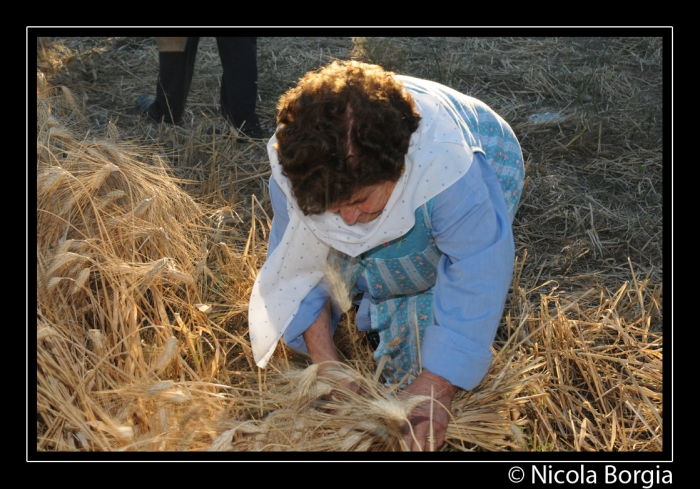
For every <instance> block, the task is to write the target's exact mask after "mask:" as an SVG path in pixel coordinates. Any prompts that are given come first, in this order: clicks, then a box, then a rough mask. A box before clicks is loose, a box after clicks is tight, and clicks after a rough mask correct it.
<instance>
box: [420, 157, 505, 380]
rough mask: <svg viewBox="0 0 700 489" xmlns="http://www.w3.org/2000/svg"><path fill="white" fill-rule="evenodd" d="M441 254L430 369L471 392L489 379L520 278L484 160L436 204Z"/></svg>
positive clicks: (427, 346)
mask: <svg viewBox="0 0 700 489" xmlns="http://www.w3.org/2000/svg"><path fill="white" fill-rule="evenodd" d="M431 223H432V227H433V237H434V238H435V244H436V245H437V247H438V249H439V250H440V251H441V252H442V255H443V256H442V257H441V259H440V262H439V264H438V276H437V281H436V283H435V289H434V292H435V295H434V305H435V310H434V312H435V322H436V324H435V325H433V326H430V327H428V328H427V329H426V331H425V336H424V338H423V344H422V346H421V356H422V361H423V367H424V368H426V369H427V370H429V371H430V372H432V373H434V374H437V375H439V376H441V377H444V378H445V379H447V380H448V381H449V382H450V383H452V384H453V385H456V386H458V387H461V388H463V389H466V390H470V389H473V388H474V387H476V386H477V384H478V383H479V382H481V380H482V379H483V378H484V376H485V375H486V372H487V371H488V369H489V366H490V365H491V359H492V354H491V344H492V343H493V340H494V337H495V335H496V330H497V328H498V325H499V323H500V320H501V316H502V314H503V307H504V304H505V300H506V296H507V294H508V288H509V286H510V283H511V280H512V275H513V259H514V253H515V251H514V243H513V233H512V229H511V224H510V219H509V217H508V211H507V210H506V206H505V200H504V197H503V194H502V193H501V189H500V186H499V183H498V177H497V176H496V175H495V173H494V172H493V170H492V169H491V168H490V167H489V165H488V164H487V163H486V160H485V159H484V157H483V155H482V154H481V153H475V158H474V162H473V163H472V166H471V167H470V169H469V171H468V172H467V174H466V175H465V176H464V177H463V178H461V179H460V180H458V181H457V182H456V183H454V184H453V185H451V186H450V187H449V188H448V189H447V190H445V191H444V192H442V193H441V194H439V195H438V196H436V197H435V201H434V203H433V210H432V215H431Z"/></svg>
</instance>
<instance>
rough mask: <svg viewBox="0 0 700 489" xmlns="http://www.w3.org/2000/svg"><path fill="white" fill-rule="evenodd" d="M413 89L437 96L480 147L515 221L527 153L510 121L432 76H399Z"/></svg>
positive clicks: (475, 146) (475, 149) (464, 131)
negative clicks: (434, 79) (525, 153)
mask: <svg viewBox="0 0 700 489" xmlns="http://www.w3.org/2000/svg"><path fill="white" fill-rule="evenodd" d="M398 78H399V79H401V81H403V83H404V86H405V87H406V88H407V89H408V90H409V91H411V92H418V93H429V94H431V95H433V96H437V97H438V98H439V99H440V101H441V103H442V107H443V108H445V110H446V111H447V113H448V114H449V116H450V117H451V118H452V120H453V121H455V123H456V124H457V125H459V127H461V128H462V133H463V134H464V136H465V138H466V139H467V141H469V145H470V146H471V148H472V150H473V151H480V152H482V153H483V154H484V155H485V156H486V161H488V163H489V165H490V166H491V168H492V169H493V171H494V173H496V175H498V181H499V183H500V185H501V190H502V191H503V197H504V198H505V201H506V207H507V208H508V215H509V217H510V221H511V222H513V218H514V217H515V212H516V211H517V210H518V203H519V202H520V193H521V192H522V189H523V182H524V179H525V167H524V164H523V153H522V150H521V149H520V144H519V143H518V139H517V138H516V137H515V133H513V130H512V129H511V127H510V125H508V123H507V122H506V121H504V120H503V118H501V117H500V116H499V115H498V114H496V113H495V112H494V111H493V110H492V109H491V108H490V107H488V106H487V105H486V104H485V103H483V102H482V101H480V100H477V99H475V98H473V97H470V96H468V95H464V94H463V93H459V92H457V91H456V90H452V89H451V88H448V87H445V86H443V85H440V84H438V83H434V82H431V81H428V80H421V79H418V78H412V77H409V76H398Z"/></svg>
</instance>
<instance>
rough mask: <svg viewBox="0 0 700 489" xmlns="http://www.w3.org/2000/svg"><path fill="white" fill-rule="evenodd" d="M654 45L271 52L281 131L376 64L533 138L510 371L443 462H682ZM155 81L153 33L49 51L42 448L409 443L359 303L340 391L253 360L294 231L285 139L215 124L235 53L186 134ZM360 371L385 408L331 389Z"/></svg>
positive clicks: (40, 46) (42, 194) (402, 409)
mask: <svg viewBox="0 0 700 489" xmlns="http://www.w3.org/2000/svg"><path fill="white" fill-rule="evenodd" d="M30 33H31V32H30ZM652 34H653V36H651V37H605V38H602V37H601V38H574V37H566V38H562V37H546V38H527V37H502V38H501V37H492V38H491V37H489V38H444V37H424V38H349V37H348V38H341V37H338V38H275V37H269V38H266V37H262V38H259V40H258V66H259V99H260V100H259V104H258V113H259V115H260V117H261V122H262V124H263V126H264V127H266V128H272V127H274V125H275V104H276V102H277V99H278V98H279V96H280V95H281V94H282V93H283V92H284V91H285V90H286V89H287V88H289V87H290V86H292V85H293V84H294V83H295V82H296V80H297V79H298V78H299V77H301V76H302V75H303V74H304V73H306V72H307V71H309V70H311V69H314V68H316V67H319V66H321V65H325V64H327V63H328V62H330V61H331V60H333V59H349V58H354V59H358V60H361V61H368V62H374V63H378V64H381V65H383V66H384V67H385V68H387V69H391V70H394V71H396V72H398V73H402V74H407V75H412V76H417V77H422V78H427V79H431V80H434V81H437V82H440V83H443V84H446V85H448V86H451V87H453V88H455V89H457V90H459V91H461V92H464V93H466V94H469V95H472V96H474V97H477V98H479V99H481V100H483V101H484V102H486V103H487V104H489V105H490V106H491V107H492V108H494V109H495V110H496V111H497V112H498V113H500V114H501V115H502V116H503V117H504V118H505V119H506V120H507V121H508V122H509V123H510V124H511V126H512V127H513V129H514V131H515V133H516V135H517V136H518V138H519V139H520V142H521V145H522V148H523V154H524V156H525V161H526V182H525V189H524V192H523V197H522V200H521V205H520V208H519V210H518V213H517V215H516V217H515V222H514V236H515V241H516V262H515V273H514V277H513V283H512V289H511V293H510V294H509V298H508V301H507V303H506V308H505V312H504V317H503V320H502V324H501V326H500V328H499V332H498V334H497V338H496V342H495V343H494V345H493V350H494V354H495V358H494V361H493V363H492V367H491V370H490V372H489V373H488V375H487V377H486V378H485V379H484V380H483V381H482V383H481V384H480V385H479V386H478V387H477V388H476V389H474V390H473V391H470V392H463V391H460V392H459V393H458V394H457V397H456V398H455V400H454V402H453V406H452V416H453V419H452V422H451V424H450V426H449V428H448V432H447V438H446V443H445V445H443V447H442V448H441V450H442V451H444V452H458V451H468V452H504V451H507V452H661V451H662V450H664V448H668V447H664V443H663V442H664V439H663V414H664V413H663V405H664V403H663V393H664V389H663V384H664V383H663V378H664V375H663V373H664V372H663V346H664V345H663V251H662V243H663V239H662V238H663V232H662V231H663V221H662V201H663V176H662V174H663V172H662V158H663V111H662V98H663V90H662V83H663V63H662V58H663V48H664V42H663V41H664V38H663V36H668V35H669V34H670V30H657V31H652ZM31 41H32V39H30V46H31ZM157 73H158V51H157V48H156V45H155V42H154V40H153V38H146V37H143V38H133V37H132V38H127V37H103V38H96V37H83V38H77V37H38V38H37V196H36V197H37V208H36V210H37V214H36V215H37V391H36V393H37V424H36V429H37V438H36V453H37V454H42V455H46V454H47V453H49V452H50V453H53V452H116V451H133V452H206V451H328V452H348V451H401V450H402V449H403V448H404V447H403V441H402V440H401V436H400V429H401V427H402V426H403V424H404V423H405V421H406V418H407V415H408V413H409V412H410V409H411V405H410V404H406V403H403V402H400V401H398V400H397V399H396V397H395V395H394V392H393V391H391V390H390V389H388V388H386V387H384V386H383V385H382V384H381V383H380V382H379V381H377V379H376V375H375V370H376V367H377V366H376V365H374V362H373V361H372V357H371V354H370V351H371V350H370V347H369V345H368V344H367V343H366V340H365V339H364V338H363V337H362V336H361V335H360V334H359V333H358V332H357V331H356V330H355V329H354V326H352V325H353V324H354V322H353V319H354V318H353V317H352V313H348V314H346V315H345V316H344V318H343V320H342V321H341V325H340V327H339V331H338V333H337V335H336V343H337V344H338V346H339V349H340V350H341V352H342V354H343V355H344V357H345V358H346V360H347V361H346V363H345V364H343V365H338V368H337V369H334V370H330V371H328V372H327V373H326V374H325V375H324V376H319V375H317V369H316V367H315V366H311V367H308V362H307V360H306V359H305V358H303V357H302V356H301V355H297V354H295V353H294V352H293V351H292V350H291V349H289V348H287V347H280V348H278V350H277V352H276V353H275V355H274V356H273V358H272V360H271V362H270V365H269V366H268V368H267V369H265V370H264V371H261V370H259V369H258V368H257V367H256V366H255V364H254V361H253V358H252V353H251V349H250V343H249V340H248V335H247V313H248V297H249V295H250V291H251V289H252V284H253V280H254V278H255V276H256V274H257V271H258V269H259V267H260V266H261V265H262V263H263V262H264V259H265V253H266V242H267V234H268V232H269V229H270V225H271V219H272V209H271V205H270V201H269V196H268V190H267V179H268V178H269V175H270V169H269V163H268V162H267V153H266V149H265V146H264V144H261V143H259V142H254V141H251V140H246V139H243V138H237V137H236V135H235V134H233V133H232V132H231V131H230V130H227V131H224V132H222V133H211V131H209V129H210V128H211V127H212V126H214V125H217V124H222V122H223V121H222V119H221V117H220V116H219V114H218V97H219V79H220V75H221V65H220V61H219V55H218V51H217V48H216V42H215V40H214V38H202V40H201V42H200V45H199V51H198V56H197V63H196V66H195V75H194V79H193V82H192V88H191V91H190V94H189V98H188V102H187V111H186V116H185V121H184V123H183V124H182V125H181V126H175V127H174V126H168V125H162V124H155V123H153V122H151V121H149V120H147V119H145V118H143V117H142V116H140V115H139V114H138V113H137V111H136V109H135V108H134V101H135V100H136V98H137V97H138V96H139V95H140V94H142V93H154V90H155V81H156V77H157ZM30 373H31V371H30ZM342 379H352V380H354V381H356V382H357V383H359V384H361V385H362V386H363V387H364V390H365V393H364V395H363V396H358V395H354V394H352V393H348V394H347V395H346V396H345V397H344V398H343V399H342V400H336V401H325V400H323V399H322V397H323V395H324V394H325V393H327V392H328V391H329V389H330V386H332V385H334V383H335V382H336V381H338V380H342ZM667 386H668V387H670V385H669V384H667ZM29 409H31V405H30V406H29ZM30 412H31V411H30ZM31 445H32V444H31V443H30V447H29V451H30V452H33V447H32V446H31Z"/></svg>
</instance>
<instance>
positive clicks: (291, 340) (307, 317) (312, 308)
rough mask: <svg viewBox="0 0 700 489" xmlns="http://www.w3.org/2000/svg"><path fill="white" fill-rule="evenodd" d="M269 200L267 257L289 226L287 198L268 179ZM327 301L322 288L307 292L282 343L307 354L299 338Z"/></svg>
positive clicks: (334, 320)
mask: <svg viewBox="0 0 700 489" xmlns="http://www.w3.org/2000/svg"><path fill="white" fill-rule="evenodd" d="M270 200H271V201H272V209H273V210H274V213H275V215H274V217H273V218H272V230H271V231H270V239H269V241H268V245H267V255H268V256H270V254H271V253H272V252H273V251H274V250H275V248H277V245H278V244H279V243H280V241H281V240H282V236H284V231H285V230H286V229H287V225H288V224H289V213H288V212H287V196H286V195H284V192H283V191H282V189H281V188H280V186H279V185H278V184H277V182H275V179H274V178H270ZM327 299H328V293H327V292H326V291H325V290H324V289H323V287H322V286H320V285H317V286H316V287H315V288H313V289H312V290H311V292H309V294H308V295H307V296H306V297H305V298H304V300H303V301H301V304H300V305H299V310H298V311H297V313H296V316H294V319H292V322H291V323H290V324H289V326H287V329H286V330H285V331H284V335H283V338H284V342H285V344H287V345H288V346H290V347H292V348H294V349H295V350H297V351H300V352H302V353H307V354H308V350H307V349H306V344H305V343H304V338H303V337H302V336H301V335H302V333H303V332H304V331H306V330H307V329H308V328H309V326H311V324H312V323H313V322H314V321H315V320H316V318H317V317H318V315H319V314H321V309H323V305H324V304H325V303H326V300H327ZM339 319H340V316H337V315H335V314H334V315H333V317H332V328H333V332H335V329H336V327H337V326H338V321H339Z"/></svg>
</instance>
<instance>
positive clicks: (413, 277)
mask: <svg viewBox="0 0 700 489" xmlns="http://www.w3.org/2000/svg"><path fill="white" fill-rule="evenodd" d="M432 203H433V200H430V201H429V202H428V203H427V204H425V205H423V206H421V207H419V208H418V209H417V210H416V225H415V226H414V227H413V229H411V231H409V232H408V233H407V234H405V235H404V236H402V237H400V238H397V239H395V240H393V241H390V242H387V243H384V244H383V245H381V246H378V247H376V248H374V249H372V250H370V251H369V252H367V253H364V254H362V255H361V256H360V257H359V260H358V259H357V258H351V257H349V256H348V255H346V254H344V253H341V252H339V251H337V250H332V251H331V253H330V255H329V263H330V264H331V265H332V266H333V267H334V268H335V269H336V270H339V271H340V272H341V274H342V275H343V276H345V277H348V281H349V282H350V283H356V282H357V279H358V278H359V276H360V275H361V276H362V277H363V278H364V279H365V283H366V284H367V288H368V290H369V297H370V304H369V311H370V317H371V323H372V330H373V331H376V332H378V333H379V339H380V342H379V346H378V347H377V349H376V350H375V352H374V359H375V360H376V361H379V360H380V359H381V357H382V356H383V355H387V356H388V361H387V363H386V365H385V367H384V377H385V379H386V381H387V383H390V384H393V383H395V382H399V383H401V384H403V383H406V382H409V383H410V382H411V381H412V380H413V379H414V378H415V377H416V376H417V375H418V374H419V373H420V342H421V340H422V339H423V333H424V331H425V328H426V327H428V326H430V325H431V324H434V322H435V320H434V316H433V286H434V285H435V280H436V278H437V265H438V262H439V260H440V256H441V254H440V251H439V250H438V249H437V247H436V246H435V239H434V238H433V236H432V228H431V226H430V212H431V208H432ZM355 292H356V293H357V292H360V291H359V290H355Z"/></svg>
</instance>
